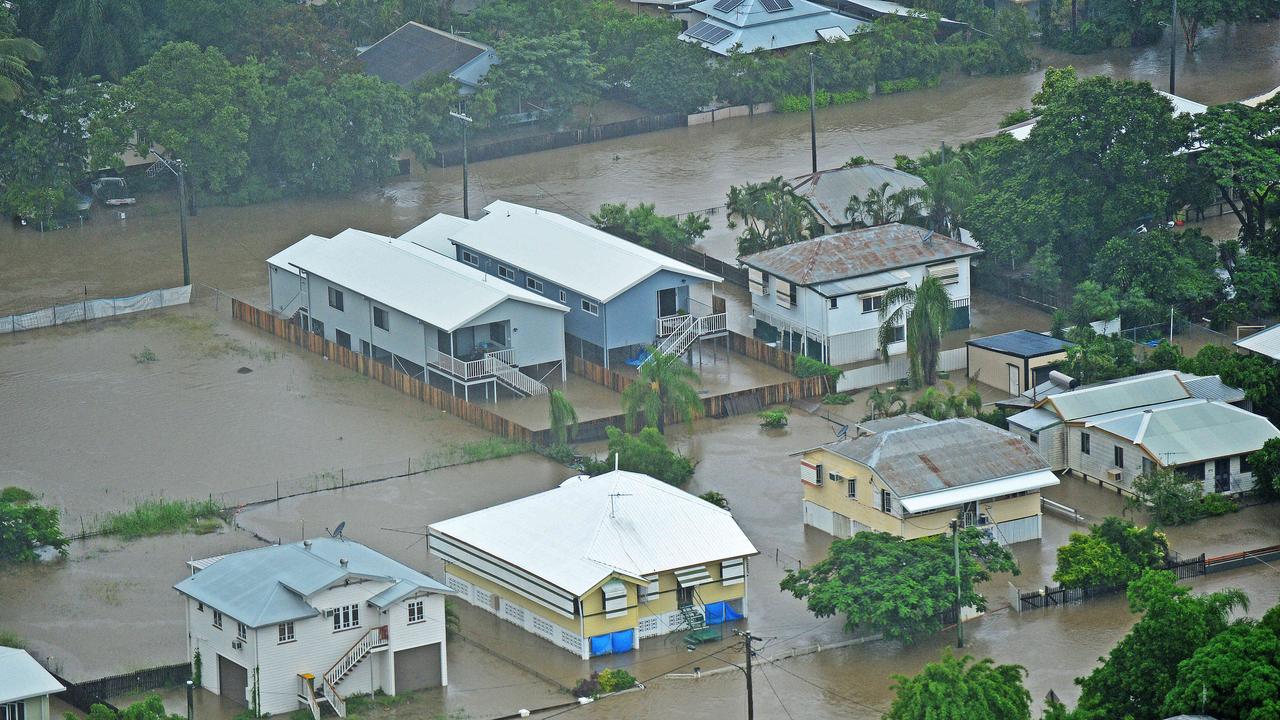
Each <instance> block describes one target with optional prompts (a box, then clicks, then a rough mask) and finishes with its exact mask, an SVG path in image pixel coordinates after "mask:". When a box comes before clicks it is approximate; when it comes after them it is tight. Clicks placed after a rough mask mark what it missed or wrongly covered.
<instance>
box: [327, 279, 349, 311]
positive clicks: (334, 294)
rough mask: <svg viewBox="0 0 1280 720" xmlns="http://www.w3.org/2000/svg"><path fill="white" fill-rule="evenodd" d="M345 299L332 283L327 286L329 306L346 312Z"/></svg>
mask: <svg viewBox="0 0 1280 720" xmlns="http://www.w3.org/2000/svg"><path fill="white" fill-rule="evenodd" d="M334 298H337V300H338V302H337V304H334V302H333V301H334ZM346 305H347V299H346V298H345V297H344V296H343V294H342V291H341V290H339V289H338V288H336V287H333V286H332V285H330V286H329V307H331V308H333V309H334V310H337V311H338V312H346V311H347V308H346Z"/></svg>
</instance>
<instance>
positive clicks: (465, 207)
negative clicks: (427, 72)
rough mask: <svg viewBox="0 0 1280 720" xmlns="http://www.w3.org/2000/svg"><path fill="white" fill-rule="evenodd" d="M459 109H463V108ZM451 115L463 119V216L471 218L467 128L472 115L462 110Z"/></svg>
mask: <svg viewBox="0 0 1280 720" xmlns="http://www.w3.org/2000/svg"><path fill="white" fill-rule="evenodd" d="M458 109H459V110H461V109H462V108H458ZM449 115H450V116H451V117H453V118H456V119H458V120H461V121H462V217H463V218H465V219H467V220H470V219H471V207H470V203H469V202H468V199H469V198H468V197H467V192H468V190H469V188H468V186H467V185H468V183H467V165H468V162H467V129H468V128H469V127H470V125H471V117H470V116H468V115H464V114H462V113H460V112H450V113H449Z"/></svg>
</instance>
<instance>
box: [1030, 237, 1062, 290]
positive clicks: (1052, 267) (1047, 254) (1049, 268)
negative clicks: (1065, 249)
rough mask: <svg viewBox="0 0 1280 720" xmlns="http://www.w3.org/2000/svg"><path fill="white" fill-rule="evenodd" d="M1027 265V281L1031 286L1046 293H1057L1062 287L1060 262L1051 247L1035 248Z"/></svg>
mask: <svg viewBox="0 0 1280 720" xmlns="http://www.w3.org/2000/svg"><path fill="white" fill-rule="evenodd" d="M1027 264H1028V265H1029V266H1030V267H1031V274H1030V276H1029V277H1028V278H1027V279H1028V280H1030V281H1031V284H1032V285H1034V286H1035V287H1037V288H1039V289H1041V290H1044V291H1046V292H1050V293H1056V292H1057V290H1058V288H1059V287H1060V286H1061V285H1062V270H1061V268H1062V261H1061V260H1059V259H1058V255H1057V253H1055V252H1054V251H1053V246H1052V245H1041V246H1040V247H1038V248H1036V251H1035V252H1034V253H1032V255H1031V261H1030V262H1029V263H1027Z"/></svg>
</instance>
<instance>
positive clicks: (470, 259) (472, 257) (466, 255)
mask: <svg viewBox="0 0 1280 720" xmlns="http://www.w3.org/2000/svg"><path fill="white" fill-rule="evenodd" d="M462 262H464V263H468V264H471V265H476V266H479V265H480V256H479V255H476V254H475V253H473V252H471V251H470V250H463V251H462Z"/></svg>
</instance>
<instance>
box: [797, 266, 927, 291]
mask: <svg viewBox="0 0 1280 720" xmlns="http://www.w3.org/2000/svg"><path fill="white" fill-rule="evenodd" d="M910 279H911V274H910V273H908V272H906V271H905V270H896V271H894V272H887V271H886V272H879V273H873V274H871V275H863V276H862V277H855V278H845V279H844V280H832V281H831V282H824V283H818V284H817V285H814V286H813V289H814V290H815V291H817V292H818V293H820V294H822V295H824V296H826V297H838V296H840V295H853V294H854V293H860V292H866V291H867V290H880V289H882V288H890V287H897V286H898V285H906V284H907V281H908V280H910Z"/></svg>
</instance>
